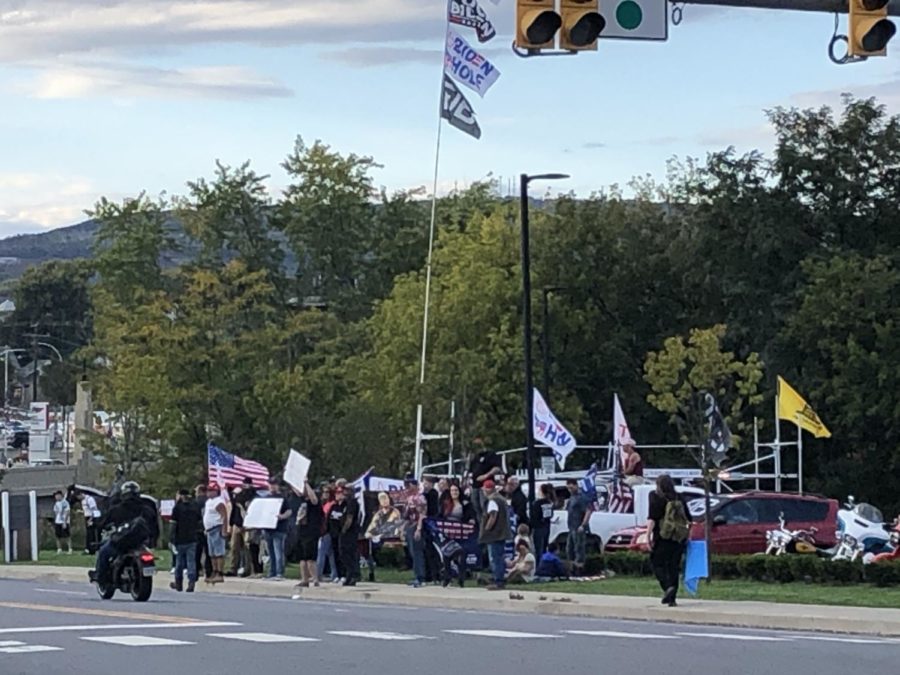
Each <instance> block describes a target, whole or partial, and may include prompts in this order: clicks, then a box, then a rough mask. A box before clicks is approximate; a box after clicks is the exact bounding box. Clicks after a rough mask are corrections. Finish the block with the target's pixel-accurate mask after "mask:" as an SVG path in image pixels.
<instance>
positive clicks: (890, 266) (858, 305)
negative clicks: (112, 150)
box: [779, 254, 900, 513]
mask: <svg viewBox="0 0 900 675" xmlns="http://www.w3.org/2000/svg"><path fill="white" fill-rule="evenodd" d="M803 272H804V276H805V278H806V283H805V284H804V286H803V287H802V288H801V290H800V292H799V293H798V296H797V309H796V311H795V312H794V313H793V314H792V315H791V317H790V318H789V320H788V321H787V323H786V325H785V327H784V330H783V332H782V335H781V336H780V340H779V344H780V347H781V362H782V363H783V364H784V372H785V375H786V376H789V379H791V380H792V381H793V382H796V383H797V386H798V387H801V388H802V391H803V393H804V394H805V395H806V396H808V397H809V400H811V401H815V402H816V403H815V408H816V412H817V413H818V414H819V415H820V416H821V417H822V419H824V420H826V423H827V424H828V425H829V427H830V428H831V430H832V433H833V438H832V439H831V440H815V439H810V441H809V443H808V444H806V445H805V447H804V449H805V451H806V452H807V453H808V454H809V455H811V456H812V457H814V458H815V461H813V462H807V467H808V468H809V471H810V474H811V478H812V481H813V485H814V486H816V488H818V489H820V490H822V491H824V492H825V493H826V494H829V495H834V496H838V495H840V496H841V497H842V498H843V497H844V496H846V494H847V493H851V494H854V495H856V496H858V497H860V498H862V499H864V500H868V501H871V502H874V503H876V504H878V505H879V506H881V507H882V508H884V509H885V510H886V511H888V512H890V513H894V512H896V511H897V510H898V509H900V498H898V496H897V494H896V490H895V489H894V488H893V485H892V484H891V483H890V481H885V480H884V477H885V476H889V475H894V474H895V472H896V471H897V470H898V469H900V371H898V368H897V364H898V363H900V340H898V339H897V335H898V327H900V303H898V300H897V299H898V298H900V269H898V267H897V262H896V261H895V260H892V259H890V258H887V257H885V256H874V257H871V258H867V257H863V256H860V255H855V254H849V255H841V256H835V257H833V258H829V259H825V260H810V261H808V262H807V263H806V264H805V265H804V266H803Z"/></svg>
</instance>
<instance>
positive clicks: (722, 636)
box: [677, 633, 791, 642]
mask: <svg viewBox="0 0 900 675" xmlns="http://www.w3.org/2000/svg"><path fill="white" fill-rule="evenodd" d="M677 635H684V636H685V637H702V638H717V639H719V640H746V641H747V642H790V641H791V638H784V637H774V636H771V635H737V634H734V633H677Z"/></svg>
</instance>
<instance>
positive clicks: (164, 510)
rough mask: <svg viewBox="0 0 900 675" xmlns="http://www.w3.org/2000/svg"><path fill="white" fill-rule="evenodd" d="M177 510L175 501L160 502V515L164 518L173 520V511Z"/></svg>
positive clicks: (165, 500) (163, 500)
mask: <svg viewBox="0 0 900 675" xmlns="http://www.w3.org/2000/svg"><path fill="white" fill-rule="evenodd" d="M174 510H175V500H174V499H162V500H160V502H159V515H160V516H162V517H163V518H171V517H172V511H174Z"/></svg>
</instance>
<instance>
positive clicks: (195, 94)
mask: <svg viewBox="0 0 900 675" xmlns="http://www.w3.org/2000/svg"><path fill="white" fill-rule="evenodd" d="M27 89H28V90H29V91H30V93H31V94H32V95H33V96H35V97H36V98H46V99H58V98H83V97H87V96H97V95H108V96H112V97H115V98H117V99H121V98H127V97H174V98H225V99H234V98H240V99H245V98H263V97H285V96H292V95H293V92H292V91H291V90H290V89H288V88H287V87H285V86H283V85H282V84H280V83H278V82H276V81H274V80H270V79H267V78H265V77H263V76H261V75H259V74H257V73H255V72H254V71H252V70H250V69H248V68H241V67H215V68H209V67H200V68H184V69H181V70H177V69H163V68H151V67H144V66H129V65H124V66H123V65H108V64H85V63H71V64H63V65H54V66H49V67H48V68H47V69H46V70H44V71H42V72H40V74H39V75H38V76H37V78H36V79H35V80H34V81H33V82H32V83H30V84H29V85H27Z"/></svg>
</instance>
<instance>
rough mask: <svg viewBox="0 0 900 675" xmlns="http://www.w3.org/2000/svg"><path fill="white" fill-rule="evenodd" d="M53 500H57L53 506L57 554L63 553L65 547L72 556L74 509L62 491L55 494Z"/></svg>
mask: <svg viewBox="0 0 900 675" xmlns="http://www.w3.org/2000/svg"><path fill="white" fill-rule="evenodd" d="M53 498H54V499H55V500H56V501H55V502H54V504H53V530H54V533H55V534H56V553H57V554H60V553H62V552H63V547H65V548H66V552H67V553H68V554H69V555H72V532H71V525H72V522H71V518H72V509H71V507H70V506H69V502H68V501H66V498H65V496H64V495H63V493H62V492H61V491H60V490H57V491H56V492H54V493H53Z"/></svg>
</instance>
